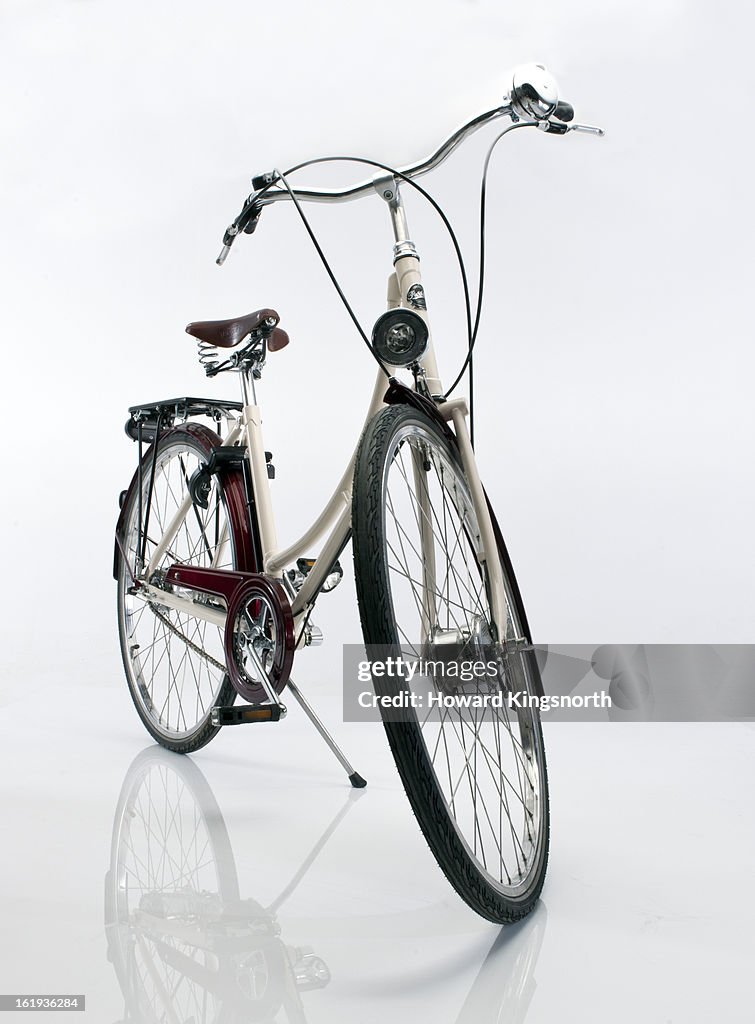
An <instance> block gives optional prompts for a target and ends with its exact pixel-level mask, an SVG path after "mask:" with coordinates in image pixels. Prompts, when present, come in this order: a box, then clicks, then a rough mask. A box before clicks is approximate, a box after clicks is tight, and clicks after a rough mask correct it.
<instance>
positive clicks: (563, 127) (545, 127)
mask: <svg viewBox="0 0 755 1024" xmlns="http://www.w3.org/2000/svg"><path fill="white" fill-rule="evenodd" d="M537 126H538V128H539V129H540V131H542V132H547V133H548V134H549V135H566V133H567V132H582V133H583V134H585V135H600V136H602V135H605V134H606V133H605V132H604V131H603V129H602V128H597V127H596V126H595V125H592V124H563V122H561V121H538V123H537Z"/></svg>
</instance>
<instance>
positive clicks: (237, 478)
mask: <svg viewBox="0 0 755 1024" xmlns="http://www.w3.org/2000/svg"><path fill="white" fill-rule="evenodd" d="M182 435H183V436H186V435H189V436H191V437H192V438H193V440H194V441H198V442H199V444H200V446H201V447H202V449H203V450H204V453H205V456H206V458H208V459H209V457H210V455H211V454H212V450H213V448H217V447H218V445H221V444H222V443H223V442H222V440H221V438H220V437H219V435H218V434H216V433H215V431H214V430H210V429H209V427H205V426H204V425H203V424H201V423H182V424H180V425H179V426H177V427H172V428H171V429H170V430H166V431H165V432H164V433H161V435H160V440H159V441H158V444H164V443H165V442H166V441H169V440H171V439H172V438H176V437H180V436H182ZM153 451H154V444H152V445H150V446H149V448H148V449H147V450H146V452H145V453H144V455H143V456H142V477H143V479H147V474H148V473H149V471H150V468H151V464H152V455H153ZM216 475H217V479H218V485H219V487H220V488H221V490H222V493H223V497H224V500H225V506H226V509H227V512H228V522H229V525H230V528H231V531H232V535H233V546H234V552H235V556H236V568H237V569H239V570H240V571H242V572H259V571H260V566H259V564H258V557H257V551H258V547H257V543H256V539H255V534H254V531H253V527H252V519H251V515H250V511H251V510H250V509H249V507H248V504H247V496H246V487H245V484H244V475H243V472H242V470H241V468H240V467H238V466H223V467H221V468H220V469H219V470H218V472H217V474H216ZM138 485H139V471H138V469H137V471H136V472H135V473H134V475H133V477H132V479H131V483H130V484H129V485H128V488H127V489H126V491H125V493H124V496H123V500H122V504H121V510H120V513H119V515H118V522H117V523H116V527H115V537H116V539H115V543H114V552H113V577H114V579H116V580H117V579H118V575H119V572H120V563H121V560H122V557H123V556H122V555H121V551H120V547H119V543H118V542H119V541H120V544H121V545H122V544H124V532H125V527H126V516H127V514H128V509H129V507H130V504H131V502H132V500H133V499H134V496H135V495H136V492H137V488H138Z"/></svg>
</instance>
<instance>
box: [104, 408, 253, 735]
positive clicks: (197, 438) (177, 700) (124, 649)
mask: <svg viewBox="0 0 755 1024" xmlns="http://www.w3.org/2000/svg"><path fill="white" fill-rule="evenodd" d="M220 443H221V441H220V438H219V437H218V435H217V434H215V433H214V432H213V431H211V430H208V429H207V428H206V427H203V426H201V425H198V424H188V425H185V426H179V427H175V428H174V429H172V430H169V431H166V432H165V434H163V435H162V437H161V438H160V440H159V441H158V444H157V453H156V458H157V469H156V472H155V479H154V488H153V499H152V507H151V510H150V525H149V529H148V543H147V557H146V561H147V562H148V561H149V555H150V551H151V550H152V549H153V548H154V541H155V539H156V538H157V537H159V536H160V535H161V533H162V529H161V527H163V526H164V525H165V523H166V522H168V521H169V520H170V517H171V515H172V512H173V511H175V509H176V508H177V507H178V504H179V499H180V497H181V494H180V488H183V489H184V491H183V493H184V494H185V493H186V487H187V485H188V480H189V479H190V477H191V474H192V472H193V470H194V469H195V468H196V467H197V466H198V465H199V464H200V462H204V461H206V460H207V458H208V457H209V455H210V453H211V451H212V448H213V447H214V446H215V445H218V444H220ZM151 467H152V454H151V451H150V452H148V453H147V454H146V455H145V456H144V460H143V466H142V470H143V472H142V478H143V479H142V514H143V515H144V508H145V506H146V502H147V492H148V489H149V482H150V471H151ZM174 492H175V493H174ZM207 500H208V509H207V510H204V509H202V508H200V507H199V506H197V505H192V506H191V509H190V511H189V513H188V515H187V516H186V517H185V520H184V524H183V525H182V527H181V528H180V530H179V532H178V534H177V537H176V540H175V542H174V544H173V545H172V547H171V549H170V550H169V551H168V552H167V553H166V555H165V556H164V558H163V561H162V562H161V563H160V566H159V567H158V569H167V568H168V566H169V565H170V564H172V563H173V562H176V561H181V562H183V563H185V564H187V565H198V566H207V565H209V564H210V562H211V559H212V553H213V547H212V544H213V540H214V539H215V537H216V536H217V535H219V533H220V531H221V530H222V528H223V527H222V526H220V525H219V524H220V523H221V522H224V523H225V528H226V530H227V532H226V536H227V551H226V552H225V558H224V560H223V561H222V564H220V565H218V566H217V567H218V568H228V569H231V568H236V567H237V564H236V563H237V559H236V551H235V546H236V545H235V542H234V530H233V526H232V523H231V521H230V519H229V516H228V508H227V505H226V497H225V493H224V491H223V489H222V488H220V487H219V486H218V483H217V478H215V477H213V482H212V487H211V490H210V493H209V495H208V499H207ZM138 516H139V488H138V486H132V488H131V489H130V492H129V494H128V497H127V499H126V507H125V509H124V519H123V527H122V531H121V534H122V537H121V539H122V543H123V548H124V551H125V552H126V556H127V558H128V560H129V563H130V566H128V565H127V564H126V561H125V560H124V559H123V558H120V559H119V569H118V633H119V636H120V648H121V656H122V658H123V666H124V669H125V672H126V679H127V682H128V687H129V692H130V694H131V698H132V700H133V702H134V706H135V707H136V710H137V712H138V714H139V717H140V718H141V720H142V722H143V723H144V726H145V728H146V729H147V731H148V732H149V733H150V735H151V736H152V737H153V738H154V739H155V740H157V742H158V743H160V744H161V745H162V746H163V747H165V748H166V749H168V750H173V751H175V752H176V753H179V754H189V753H191V752H193V751H195V750H198V749H199V748H200V747H203V746H205V745H206V744H207V743H209V742H210V740H211V739H213V738H214V737H215V736H216V735H217V733H218V732H219V731H220V730H219V727H217V726H214V725H213V724H212V722H211V719H210V715H211V709H212V707H213V706H214V705H223V706H229V705H231V704H233V702H234V700H235V697H236V691H235V690H234V688H233V685H232V684H231V681H230V679H229V677H228V675H227V674H226V671H225V667H224V666H225V658H224V652H223V637H222V630H221V629H220V628H219V627H217V626H214V625H209V624H208V623H202V622H200V620H198V619H193V618H190V617H189V616H187V615H183V614H181V613H178V612H176V611H173V610H171V609H168V608H167V607H165V606H163V607H162V608H156V607H153V606H152V605H151V604H148V603H146V602H144V601H143V600H141V599H140V598H138V597H136V596H134V595H133V594H131V593H130V588H131V585H132V578H131V572H130V571H129V568H130V569H131V571H132V572H133V571H135V567H134V562H135V560H136V550H137V546H138V544H137V541H138V530H137V523H138ZM202 524H204V525H202ZM205 535H206V536H205ZM197 541H198V542H197ZM166 620H167V622H166ZM168 623H170V625H169V624H168ZM171 627H172V628H171ZM150 631H151V633H150ZM137 634H138V635H137ZM150 636H151V642H149V643H141V642H140V641H141V640H142V637H144V638H145V640H146V641H150ZM187 640H188V641H189V642H187ZM195 648H199V649H201V650H202V651H204V652H205V654H204V656H202V655H200V654H199V653H197V650H196V649H195ZM158 650H159V653H157V654H156V651H158ZM174 664H175V665H176V669H175V673H174V667H173V666H174ZM179 673H181V678H180V679H179V678H178V676H179ZM166 675H170V678H169V680H168V682H167V683H166V682H165V681H164V678H163V677H165V676H166ZM184 686H186V687H187V689H188V690H189V691H190V692H189V693H188V694H187V699H186V700H185V701H184V700H183V694H184ZM192 686H193V687H194V691H195V692H191V687H192ZM171 699H172V701H173V707H172V708H171ZM192 702H193V707H192V706H191V703H192ZM166 709H167V710H166Z"/></svg>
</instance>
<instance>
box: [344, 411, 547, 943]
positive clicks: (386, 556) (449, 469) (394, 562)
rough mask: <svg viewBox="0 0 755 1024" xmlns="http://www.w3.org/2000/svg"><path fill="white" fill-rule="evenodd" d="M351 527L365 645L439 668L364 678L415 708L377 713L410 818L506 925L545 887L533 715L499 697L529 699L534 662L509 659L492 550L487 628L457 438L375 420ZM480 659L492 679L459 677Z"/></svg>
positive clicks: (511, 617)
mask: <svg viewBox="0 0 755 1024" xmlns="http://www.w3.org/2000/svg"><path fill="white" fill-rule="evenodd" d="M352 521H353V546H354V564H355V575H356V583H357V595H358V599H359V609H360V615H361V620H362V629H363V633H364V639H365V643H366V644H367V645H368V648H369V647H371V646H372V645H375V647H376V648H377V649H378V653H379V652H380V651H384V652H387V653H391V652H393V653H397V652H399V651H400V652H401V654H402V656H403V657H404V658H409V659H411V658H414V659H424V660H425V662H426V663H427V662H428V661H431V662H433V663H434V664H435V665H437V666H439V667H436V668H434V669H432V670H430V671H429V673H423V674H422V676H417V677H415V679H414V680H413V681H412V683H407V682H406V680H405V677H404V679H400V678H398V679H397V678H396V677H395V676H393V677H391V676H388V675H382V676H375V678H374V685H375V689H376V691H377V693H378V695H380V696H383V695H386V696H396V695H398V694H399V693H400V692H401V691H406V690H413V691H414V692H417V693H418V697H420V698H421V699H422V701H423V703H422V704H421V705H420V706H421V707H422V710H421V711H417V710H413V709H412V708H406V709H405V710H403V711H402V712H401V715H400V720H397V716H396V715H395V713H392V712H383V719H384V724H385V729H386V733H387V735H388V740H389V743H390V746H391V750H392V752H393V756H394V759H395V761H396V765H397V768H398V771H399V774H400V776H401V780H402V782H403V785H404V788H405V789H406V792H407V795H408V797H409V800H410V803H411V805H412V808H413V810H414V813H415V815H416V817H417V820H418V822H419V825H420V827H421V829H422V831H423V833H424V835H425V838H426V839H427V842H428V844H429V845H430V848H431V849H432V851H433V853H434V854H435V857H436V859H437V860H438V863H439V865H440V867H441V868H442V870H443V871H444V873H445V874H446V877H447V878H448V880H449V881H450V882H451V884H452V885H453V886H454V888H455V889H456V890H457V892H458V893H459V894H460V895H461V896H462V898H463V899H464V900H465V901H466V902H467V903H468V904H469V905H470V906H471V907H472V908H473V909H474V910H476V911H477V912H478V913H479V914H481V915H482V916H483V917H486V918H488V919H490V920H492V921H495V922H498V923H503V922H506V921H514V920H517V919H518V918H520V917H523V916H524V915H525V914H527V913H528V912H529V911H530V910H531V909H532V907H533V905H534V903H535V901H536V900H537V897H538V895H539V893H540V890H541V888H542V885H543V880H544V876H545V869H546V862H547V853H548V794H547V779H546V767H545V754H544V749H543V739H542V733H541V729H540V722H539V714H538V711H537V709H536V708H534V707H524V708H521V709H517V708H514V709H512V708H511V706H510V704H509V703H507V700H506V699H505V698H506V697H507V696H508V695H509V694H510V693H512V692H513V693H517V694H525V695H532V696H534V695H536V694H538V693H539V692H541V691H540V681H539V676H538V670H537V664H536V661H535V658H534V655H532V654H528V653H525V654H521V653H519V652H520V651H521V647H522V646H524V645H523V644H522V640H523V639H524V629H525V622H526V620H525V616H524V611H523V609H522V606H521V601H520V598H519V594H518V590H517V587H516V583H515V581H514V577H513V573H512V572H511V568H510V565H509V562H508V558H507V556H506V554H505V550H504V549H503V547H502V545H501V548H500V550H499V552H498V553H497V554H498V557H499V560H500V562H501V569H502V573H503V579H504V591H505V593H504V595H503V596H504V606H505V608H506V614H507V622H506V624H505V629H503V630H502V632H503V633H504V635H500V636H499V631H498V629H497V628H496V625H495V624H494V622H493V616H492V613H491V582H490V578H489V576H488V572H487V570H486V567H485V562H484V560H481V559H479V558H478V554H479V552H480V550H481V542H480V531H479V525H478V522H477V516H476V513H475V509H474V504H473V502H472V499H471V495H470V490H469V485H468V483H467V480H466V478H465V474H464V470H463V468H462V464H461V461H460V458H459V454H458V449H457V447H456V444H455V441H454V439H453V438H452V437H449V436H448V435H447V434H446V433H445V432H444V431H443V429H442V428H441V427H440V426H439V425H438V424H436V423H435V422H434V421H433V420H432V419H431V418H429V417H428V416H426V415H425V414H424V413H422V412H420V411H417V410H415V409H413V408H411V407H408V406H392V407H390V408H387V409H384V410H383V411H382V412H380V413H379V414H378V415H377V416H376V417H375V419H374V420H373V421H372V422H371V423H370V424H369V425H368V427H367V429H366V430H365V433H364V435H363V438H362V441H361V443H360V448H359V451H358V454H357V462H356V469H355V479H354V507H353V519H352ZM515 641H516V643H515ZM512 650H513V651H514V652H516V653H512ZM373 651H374V648H373ZM369 654H370V651H369V650H368V655H369ZM488 662H490V664H492V666H493V667H492V680H491V676H490V675H488V676H487V677H486V678H484V679H483V678H480V677H479V676H477V677H475V678H468V676H469V675H470V671H471V670H470V669H469V665H470V664H478V663H485V664H487V663H488ZM465 663H466V664H467V666H468V667H467V670H466V672H465V671H464V665H465ZM431 695H434V696H435V697H436V698H438V702H439V703H440V700H442V701H443V702H444V703H442V704H440V708H439V709H438V710H436V712H435V713H431V712H429V711H428V710H427V708H428V704H431V702H430V700H429V696H431ZM495 696H498V697H499V704H498V706H496V705H495V701H492V702H491V703H488V704H487V706H485V707H484V709H480V708H478V707H474V708H473V707H472V705H473V704H474V701H471V702H470V704H469V705H468V706H466V707H465V705H464V699H465V698H467V697H468V698H474V697H478V698H480V697H482V698H484V699H485V701H488V700H489V699H490V698H491V697H495ZM446 698H449V700H446ZM431 706H432V705H431Z"/></svg>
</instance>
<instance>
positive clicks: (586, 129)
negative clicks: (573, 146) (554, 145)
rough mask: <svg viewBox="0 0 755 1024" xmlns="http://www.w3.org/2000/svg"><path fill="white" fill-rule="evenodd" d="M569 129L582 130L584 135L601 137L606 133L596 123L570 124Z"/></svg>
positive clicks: (572, 130)
mask: <svg viewBox="0 0 755 1024" xmlns="http://www.w3.org/2000/svg"><path fill="white" fill-rule="evenodd" d="M567 131H570V132H582V133H583V134H584V135H600V136H601V137H602V136H603V135H605V134H606V133H605V130H604V129H603V128H598V126H597V125H594V124H570V125H569V127H568V128H567Z"/></svg>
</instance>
